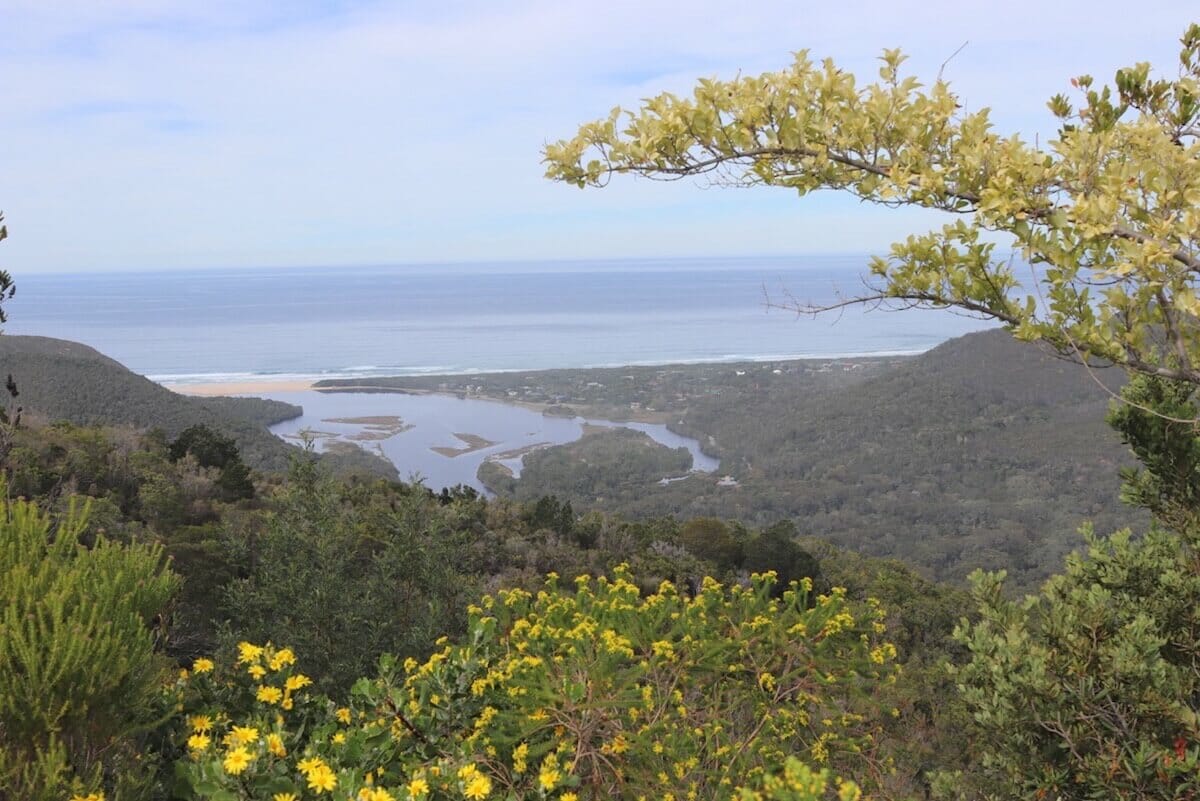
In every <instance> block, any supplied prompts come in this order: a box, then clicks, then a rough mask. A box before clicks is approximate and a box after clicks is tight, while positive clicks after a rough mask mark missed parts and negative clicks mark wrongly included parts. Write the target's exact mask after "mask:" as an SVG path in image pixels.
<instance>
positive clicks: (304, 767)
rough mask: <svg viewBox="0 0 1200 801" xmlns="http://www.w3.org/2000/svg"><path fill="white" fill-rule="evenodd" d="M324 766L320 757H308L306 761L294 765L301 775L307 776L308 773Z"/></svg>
mask: <svg viewBox="0 0 1200 801" xmlns="http://www.w3.org/2000/svg"><path fill="white" fill-rule="evenodd" d="M324 764H325V763H324V762H323V761H322V760H321V758H320V757H309V758H308V759H302V760H300V761H299V762H298V763H296V768H297V769H298V770H299V771H300V772H301V773H303V774H305V775H308V774H309V773H312V772H313V771H314V770H316V769H317V768H319V767H322V766H323V765H324Z"/></svg>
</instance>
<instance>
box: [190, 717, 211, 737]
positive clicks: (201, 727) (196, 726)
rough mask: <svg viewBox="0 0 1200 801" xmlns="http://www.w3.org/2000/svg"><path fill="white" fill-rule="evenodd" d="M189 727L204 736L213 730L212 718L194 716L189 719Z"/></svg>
mask: <svg viewBox="0 0 1200 801" xmlns="http://www.w3.org/2000/svg"><path fill="white" fill-rule="evenodd" d="M188 725H189V726H191V727H192V731H198V732H200V733H201V734H203V733H204V732H206V731H208V730H209V729H211V728H212V718H210V717H209V716H208V715H192V716H191V717H189V718H188Z"/></svg>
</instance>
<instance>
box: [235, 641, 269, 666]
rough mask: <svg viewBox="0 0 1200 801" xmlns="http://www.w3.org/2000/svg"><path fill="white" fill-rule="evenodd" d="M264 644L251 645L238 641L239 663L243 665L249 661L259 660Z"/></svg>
mask: <svg viewBox="0 0 1200 801" xmlns="http://www.w3.org/2000/svg"><path fill="white" fill-rule="evenodd" d="M262 652H263V649H262V646H260V645H251V644H250V643H248V642H239V643H238V660H237V661H238V664H239V665H243V664H245V663H247V662H254V661H257V660H258V658H259V657H260V656H262Z"/></svg>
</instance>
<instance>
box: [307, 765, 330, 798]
mask: <svg viewBox="0 0 1200 801" xmlns="http://www.w3.org/2000/svg"><path fill="white" fill-rule="evenodd" d="M307 778H308V786H309V789H312V790H316V791H317V792H318V793H322V792H327V791H329V790H332V789H333V788H334V787H337V776H335V775H334V774H333V771H332V770H330V769H329V766H328V765H326V764H324V763H321V764H320V765H318V766H317V767H315V768H313V770H312V771H311V772H310V773H309V774H308V777H307Z"/></svg>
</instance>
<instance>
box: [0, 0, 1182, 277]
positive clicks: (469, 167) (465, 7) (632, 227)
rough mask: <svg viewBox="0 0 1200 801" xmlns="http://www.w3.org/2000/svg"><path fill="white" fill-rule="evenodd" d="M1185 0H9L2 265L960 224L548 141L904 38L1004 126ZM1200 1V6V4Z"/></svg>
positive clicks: (1155, 29)
mask: <svg viewBox="0 0 1200 801" xmlns="http://www.w3.org/2000/svg"><path fill="white" fill-rule="evenodd" d="M1189 7H1191V4H1190V3H1187V2H1181V1H1180V0H1175V2H1156V0H1141V2H1138V3H1136V4H1131V3H1128V2H1122V3H1116V2H1109V0H1087V1H1085V2H1079V1H1077V0H1070V2H1066V1H1062V2H1060V1H1059V0H1055V1H1054V2H1050V3H1046V2H1045V0H1041V2H1025V1H1024V0H1013V1H1011V2H1003V3H1001V2H977V1H975V0H923V1H922V2H894V1H893V2H877V1H876V2H864V1H861V0H859V1H856V0H842V1H841V2H837V3H828V2H810V1H809V0H791V2H775V0H755V1H754V2H750V3H730V2H728V0H721V1H720V2H710V0H689V2H687V3H681V2H657V1H656V0H639V1H636V2H624V0H613V1H611V2H606V3H594V2H591V3H583V2H572V1H571V0H554V2H550V1H548V0H514V2H506V0H487V1H485V2H456V1H455V0H445V1H444V2H436V3H435V2H419V3H418V2H372V1H371V0H288V1H287V2H252V1H251V0H205V1H204V2H195V3H193V2H185V1H184V0H169V1H168V0H54V1H53V2H47V1H46V0H0V75H3V76H4V81H3V87H4V88H3V93H2V94H0V131H3V134H2V136H3V143H2V145H0V211H3V212H4V214H5V218H6V222H7V224H8V227H9V233H10V237H9V239H8V240H7V241H5V242H4V243H3V244H0V266H2V267H4V268H6V269H8V270H10V271H11V272H13V273H14V274H15V275H18V276H19V275H21V274H31V273H49V272H84V271H112V270H122V271H124V270H169V269H197V268H242V267H264V266H271V267H274V266H279V267H286V266H317V265H320V266H327V265H342V264H347V265H361V264H392V263H429V262H447V261H450V262H462V261H513V260H547V261H557V260H579V259H612V258H627V257H697V256H734V255H788V254H801V253H810V252H820V253H864V252H880V251H885V250H886V248H887V246H888V244H889V243H890V242H892V241H895V240H896V239H898V238H902V237H904V236H906V235H908V234H910V233H918V232H921V231H924V230H928V229H929V228H931V227H935V226H938V225H940V220H939V218H938V217H937V216H936V215H934V214H933V213H930V212H921V211H917V210H905V211H895V210H888V209H881V208H877V207H872V206H869V205H863V204H861V203H859V202H858V201H857V200H855V199H853V198H849V197H846V196H840V195H836V194H833V193H818V194H817V195H814V196H809V197H806V198H797V197H796V196H795V194H794V193H791V192H789V191H787V190H784V189H771V188H757V189H719V188H711V187H707V186H705V185H704V184H703V183H701V182H698V181H693V180H685V181H680V182H674V183H662V182H654V181H648V180H644V179H642V180H639V179H634V178H624V179H618V180H615V181H614V182H613V183H612V184H611V185H610V186H609V187H608V188H606V189H604V190H601V191H598V190H587V191H580V190H578V189H576V188H573V187H568V186H565V185H562V184H556V183H552V182H549V181H547V180H545V179H544V178H543V177H542V173H543V167H542V165H541V155H540V151H541V147H542V145H543V144H544V143H545V142H547V141H554V140H557V139H560V138H565V137H569V136H571V135H572V134H573V133H574V131H575V129H576V127H577V126H578V125H579V124H580V123H583V122H585V121H587V120H590V119H593V118H596V117H600V116H604V115H605V114H606V113H607V112H608V110H609V109H610V108H612V107H613V106H614V105H624V106H627V107H628V106H634V105H636V104H637V102H638V100H639V99H640V98H643V97H648V96H651V95H653V94H657V93H658V92H660V91H663V90H670V91H675V92H679V93H683V92H687V91H689V88H690V87H691V86H692V85H693V83H694V81H695V79H696V78H699V77H718V78H729V77H733V76H734V75H736V74H737V73H738V72H739V71H740V72H742V73H759V72H763V71H767V70H774V69H780V68H783V67H786V66H787V65H788V63H789V62H790V60H791V53H793V52H794V51H796V50H799V49H801V48H807V49H809V50H810V51H811V52H812V55H813V56H815V57H825V56H830V57H832V58H833V59H834V60H835V61H836V62H837V63H838V64H839V65H840V66H841V67H843V68H845V69H849V70H852V71H854V72H856V73H857V74H858V75H859V76H860V77H868V78H869V77H872V76H874V75H875V73H876V70H877V68H878V62H877V60H876V59H877V57H878V55H879V53H880V51H881V50H882V49H883V48H885V47H902V48H903V49H904V50H905V51H906V52H907V53H908V54H909V55H910V61H909V62H908V67H909V69H910V70H911V72H912V74H914V75H917V76H918V77H922V78H925V79H932V78H933V77H934V76H935V75H936V74H937V72H938V69H939V67H940V66H941V65H942V64H943V62H945V61H946V59H947V58H949V57H950V56H951V55H952V54H954V53H955V51H956V50H958V49H959V47H960V46H961V45H963V44H964V42H965V43H967V44H966V46H965V47H964V48H963V49H962V50H961V51H960V52H958V53H957V54H956V55H954V57H953V58H952V59H951V60H950V61H949V63H948V64H946V66H945V69H944V74H945V76H946V77H947V78H948V79H949V80H950V82H951V84H952V85H953V87H954V88H955V90H956V91H957V92H958V94H959V96H960V97H961V98H962V102H963V104H964V106H965V107H966V108H968V109H976V108H980V107H983V106H988V107H990V108H992V110H993V118H994V120H995V122H996V124H997V127H998V128H999V129H1000V130H1002V131H1020V132H1022V133H1023V134H1025V135H1026V137H1027V138H1032V137H1033V135H1035V134H1036V135H1037V136H1040V137H1042V138H1049V137H1050V136H1051V135H1052V134H1053V132H1054V125H1053V119H1052V118H1051V117H1050V115H1049V113H1048V112H1047V111H1046V110H1045V101H1046V99H1047V98H1049V97H1050V96H1051V95H1053V94H1055V93H1056V92H1059V91H1063V90H1064V89H1069V87H1068V81H1069V79H1070V78H1071V77H1073V76H1076V75H1080V74H1084V73H1089V74H1093V75H1095V76H1097V78H1111V75H1112V73H1113V72H1114V71H1115V70H1116V69H1117V68H1118V67H1122V66H1127V65H1130V64H1133V63H1135V62H1138V61H1149V62H1151V63H1153V64H1155V65H1156V66H1162V67H1163V68H1165V69H1169V70H1172V71H1173V70H1174V65H1175V64H1176V60H1177V53H1178V49H1179V46H1178V38H1179V36H1180V34H1182V32H1183V30H1184V28H1185V27H1186V26H1187V24H1188V23H1189V22H1190V21H1192V20H1191V19H1189V13H1188V8H1189ZM1191 16H1193V17H1196V18H1200V13H1197V11H1196V10H1195V9H1194V8H1193V13H1192V15H1191Z"/></svg>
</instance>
